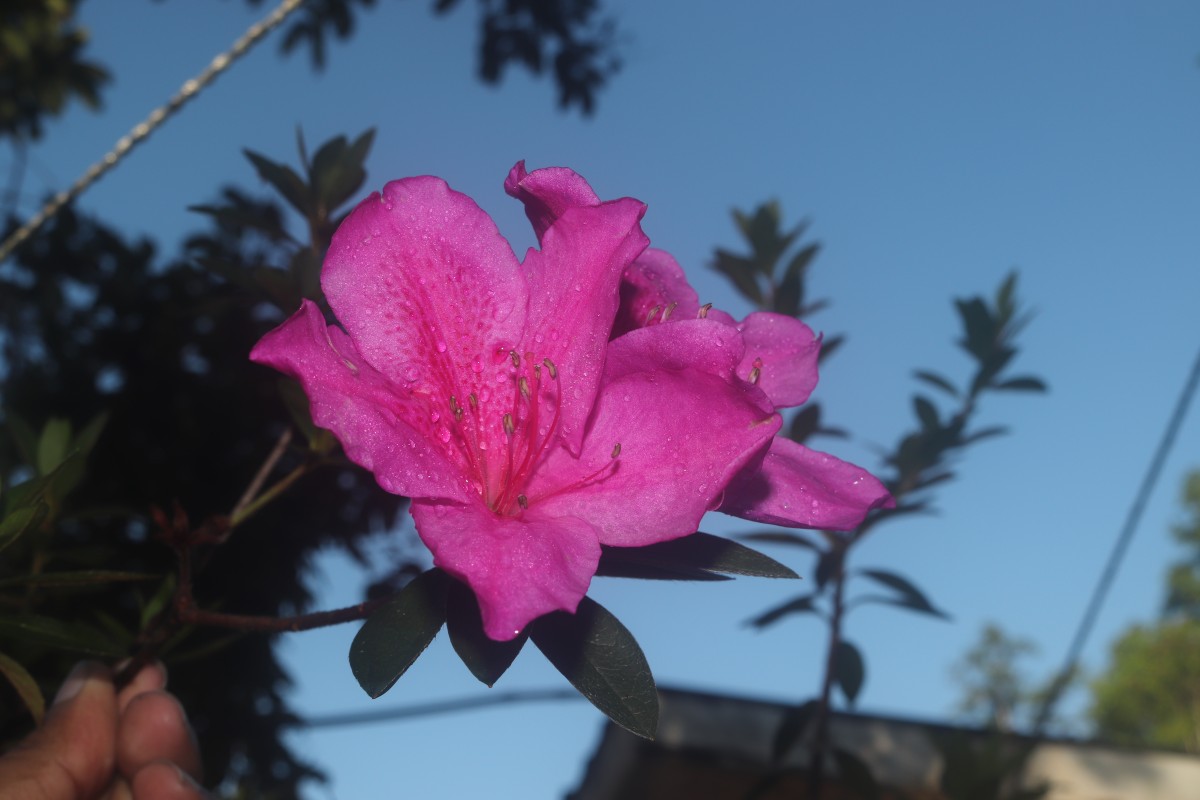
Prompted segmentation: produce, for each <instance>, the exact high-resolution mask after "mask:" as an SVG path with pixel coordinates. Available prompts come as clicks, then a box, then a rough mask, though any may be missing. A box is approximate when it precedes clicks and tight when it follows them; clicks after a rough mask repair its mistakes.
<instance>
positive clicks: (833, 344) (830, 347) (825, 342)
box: [817, 334, 846, 363]
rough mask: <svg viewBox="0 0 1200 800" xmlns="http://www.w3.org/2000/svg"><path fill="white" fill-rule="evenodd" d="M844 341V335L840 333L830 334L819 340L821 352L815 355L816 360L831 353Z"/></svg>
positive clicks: (823, 358)
mask: <svg viewBox="0 0 1200 800" xmlns="http://www.w3.org/2000/svg"><path fill="white" fill-rule="evenodd" d="M845 343H846V337H845V336H844V335H842V334H838V335H837V336H830V337H828V338H826V339H822V340H821V354H820V355H819V356H817V361H818V363H819V362H822V361H824V360H825V359H827V358H829V357H830V356H831V355H833V353H834V351H836V350H837V349H838V348H839V347H841V346H842V345H843V344H845Z"/></svg>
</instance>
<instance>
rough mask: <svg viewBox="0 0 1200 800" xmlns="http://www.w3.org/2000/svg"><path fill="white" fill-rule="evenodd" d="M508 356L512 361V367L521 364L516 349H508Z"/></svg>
mask: <svg viewBox="0 0 1200 800" xmlns="http://www.w3.org/2000/svg"><path fill="white" fill-rule="evenodd" d="M508 357H509V358H511V359H512V362H513V366H514V367H519V366H521V357H520V356H519V355H517V351H516V350H509V351H508Z"/></svg>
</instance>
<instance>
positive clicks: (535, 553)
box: [411, 500, 600, 641]
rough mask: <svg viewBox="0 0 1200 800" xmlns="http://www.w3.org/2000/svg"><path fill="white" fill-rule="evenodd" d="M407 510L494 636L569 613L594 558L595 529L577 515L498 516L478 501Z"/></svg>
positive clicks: (596, 559)
mask: <svg viewBox="0 0 1200 800" xmlns="http://www.w3.org/2000/svg"><path fill="white" fill-rule="evenodd" d="M411 511H412V515H413V519H414V520H415V521H416V525H417V531H418V532H419V533H420V535H421V539H422V540H423V541H424V542H425V544H426V545H427V546H428V547H429V549H430V550H431V551H433V563H434V564H435V565H437V566H439V567H441V568H442V569H444V570H446V571H447V572H449V573H450V574H451V575H454V576H455V577H457V578H459V579H460V580H462V581H465V582H466V583H467V584H468V585H470V587H471V590H472V591H474V592H475V597H476V598H477V599H478V601H479V610H480V612H481V614H482V616H483V629H484V631H485V632H486V633H487V635H488V636H490V637H491V638H493V639H496V640H498V641H507V640H509V639H512V638H514V637H516V636H517V634H519V633H520V632H521V630H522V629H523V628H524V627H525V626H526V625H528V624H529V623H530V622H531V621H532V620H534V619H536V618H537V617H540V616H542V615H543V614H548V613H550V612H551V611H558V610H562V611H569V612H571V613H574V612H575V609H576V608H577V607H578V605H579V601H580V600H582V599H583V596H584V595H585V594H587V590H588V585H589V584H590V582H591V579H592V575H594V574H595V572H596V564H597V563H599V560H600V544H599V542H598V541H597V540H596V531H595V529H594V528H593V527H592V526H591V525H589V524H588V523H586V522H584V521H583V520H581V519H576V518H573V517H567V518H554V517H548V516H546V515H544V514H542V513H539V512H538V510H537V509H533V508H531V509H528V510H527V511H525V512H523V513H522V514H521V516H519V517H502V516H497V515H496V514H493V513H492V512H491V511H490V510H489V509H488V508H487V507H485V506H484V505H483V504H481V503H470V504H466V505H450V504H435V503H429V502H425V501H421V500H417V501H414V502H413V504H412V506H411Z"/></svg>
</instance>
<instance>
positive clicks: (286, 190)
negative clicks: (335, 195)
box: [242, 150, 312, 219]
mask: <svg viewBox="0 0 1200 800" xmlns="http://www.w3.org/2000/svg"><path fill="white" fill-rule="evenodd" d="M242 152H243V153H245V154H246V158H248V159H250V163H251V164H253V165H254V169H255V170H256V171H257V172H258V176H259V177H260V178H262V179H263V180H264V181H266V182H267V183H269V184H271V185H272V186H274V187H275V190H276V191H278V192H279V194H281V195H282V196H283V198H284V199H285V200H287V201H288V203H289V204H291V206H292V208H294V209H296V210H297V211H299V212H300V214H301V215H302V216H303V217H304V218H305V219H309V218H310V217H312V208H311V205H312V201H311V200H310V199H309V189H308V186H306V185H305V183H304V180H303V179H301V177H300V176H299V175H297V174H296V172H295V171H294V170H293V169H292V168H291V167H289V166H287V165H285V164H276V163H275V162H274V161H272V160H270V159H269V158H266V157H265V156H261V155H259V154H258V153H255V152H254V151H253V150H243V151H242Z"/></svg>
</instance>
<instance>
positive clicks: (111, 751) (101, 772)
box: [0, 661, 207, 800]
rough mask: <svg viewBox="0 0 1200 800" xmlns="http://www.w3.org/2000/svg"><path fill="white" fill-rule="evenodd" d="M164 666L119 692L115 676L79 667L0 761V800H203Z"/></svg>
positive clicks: (149, 669) (194, 755) (195, 760)
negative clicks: (42, 717)
mask: <svg viewBox="0 0 1200 800" xmlns="http://www.w3.org/2000/svg"><path fill="white" fill-rule="evenodd" d="M166 685H167V673H166V670H165V669H164V668H163V666H162V665H161V664H148V665H146V666H145V667H143V668H142V669H141V670H140V671H138V673H137V674H136V675H135V676H134V678H133V680H131V681H130V682H129V685H128V686H126V687H125V688H124V689H121V690H120V691H119V692H118V691H117V690H116V687H115V686H114V685H113V679H112V672H111V671H110V670H109V669H108V668H106V667H104V666H102V665H101V664H98V663H95V662H88V661H85V662H81V663H79V664H78V665H76V667H75V669H74V670H72V671H71V674H70V675H68V676H67V680H66V681H65V682H64V683H63V685H62V688H61V689H59V691H58V695H57V697H55V699H54V705H53V706H51V708H50V710H49V712H48V713H47V714H46V719H45V721H44V722H43V723H42V726H41V727H40V728H38V729H37V730H36V731H34V732H33V733H32V734H30V735H29V736H28V737H27V738H26V739H25V740H24V741H23V742H21V743H20V745H18V747H17V748H16V749H14V750H13V751H11V752H9V753H7V754H6V755H5V756H4V757H3V758H0V798H2V800H130V798H132V800H203V799H204V798H205V797H207V795H206V794H205V792H204V790H203V789H201V788H200V786H199V785H198V784H197V783H195V781H194V780H193V777H194V776H198V775H199V774H200V753H199V750H198V748H197V746H196V740H195V737H194V736H193V734H192V731H191V728H190V727H188V723H187V715H186V714H185V713H184V711H183V707H182V706H181V705H180V704H179V701H178V700H176V699H175V698H174V696H172V695H170V694H168V693H167V692H166V691H165V689H166Z"/></svg>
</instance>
